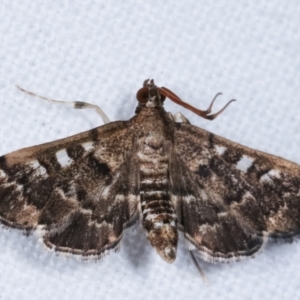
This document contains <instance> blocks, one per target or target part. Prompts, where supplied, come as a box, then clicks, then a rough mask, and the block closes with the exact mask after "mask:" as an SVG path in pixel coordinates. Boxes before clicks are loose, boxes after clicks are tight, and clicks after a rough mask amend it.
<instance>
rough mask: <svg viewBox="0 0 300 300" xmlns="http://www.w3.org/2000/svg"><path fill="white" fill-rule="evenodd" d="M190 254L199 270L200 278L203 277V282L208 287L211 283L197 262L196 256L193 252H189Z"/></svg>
mask: <svg viewBox="0 0 300 300" xmlns="http://www.w3.org/2000/svg"><path fill="white" fill-rule="evenodd" d="M189 252H190V255H191V257H192V260H193V262H194V264H195V265H196V268H197V270H198V272H199V274H200V276H201V277H202V279H203V281H204V282H205V284H206V285H208V284H209V281H208V279H207V277H206V276H205V274H204V272H203V271H202V269H201V267H200V265H199V263H198V261H197V259H196V257H195V255H194V253H193V251H192V250H189Z"/></svg>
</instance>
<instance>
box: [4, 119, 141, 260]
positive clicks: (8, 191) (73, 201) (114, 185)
mask: <svg viewBox="0 0 300 300" xmlns="http://www.w3.org/2000/svg"><path fill="white" fill-rule="evenodd" d="M129 134H130V133H128V131H127V122H114V123H110V124H108V125H105V126H102V127H99V128H95V129H93V130H90V131H87V132H84V133H80V134H77V135H75V136H72V137H68V138H65V139H62V140H58V141H55V142H51V143H47V144H43V145H39V146H34V147H30V148H25V149H21V150H18V151H15V152H12V153H10V154H7V155H5V156H2V157H0V221H1V222H2V223H4V224H5V225H8V226H11V227H15V228H19V229H24V230H26V231H30V230H34V229H42V233H43V238H44V242H45V244H46V245H47V246H49V247H50V248H53V249H55V250H56V251H63V252H70V253H73V254H79V255H82V256H88V255H101V254H103V253H105V252H106V251H107V250H109V249H112V248H114V247H115V246H117V245H118V243H119V241H120V239H121V237H122V231H123V226H124V225H126V223H128V222H130V221H132V220H133V219H134V218H135V215H136V211H137V191H136V188H137V178H135V176H136V175H134V174H137V172H129V170H134V168H135V163H134V161H133V160H132V158H131V157H132V153H131V152H132V138H131V137H130V136H129ZM130 174H133V175H132V176H131V175H130Z"/></svg>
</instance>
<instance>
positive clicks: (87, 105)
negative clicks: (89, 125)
mask: <svg viewBox="0 0 300 300" xmlns="http://www.w3.org/2000/svg"><path fill="white" fill-rule="evenodd" d="M16 88H17V89H18V90H20V91H21V92H23V93H25V94H27V95H29V96H32V97H35V98H38V99H41V100H44V101H47V102H49V103H56V104H62V105H65V106H70V107H72V108H75V109H88V108H89V109H94V110H95V111H96V113H97V114H98V115H100V116H101V118H102V121H103V123H104V124H107V123H110V120H109V118H108V117H107V116H106V114H105V113H104V111H103V110H102V109H101V108H100V107H99V106H97V105H94V104H91V103H87V102H82V101H73V102H67V101H60V100H54V99H50V98H46V97H44V96H41V95H38V94H35V93H32V92H30V91H27V90H25V89H23V88H21V87H20V86H19V85H16Z"/></svg>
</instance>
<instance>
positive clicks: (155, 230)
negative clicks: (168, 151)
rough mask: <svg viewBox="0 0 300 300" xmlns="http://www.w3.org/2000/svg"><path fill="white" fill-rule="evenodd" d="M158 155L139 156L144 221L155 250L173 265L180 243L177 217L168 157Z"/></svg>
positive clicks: (142, 219) (143, 154) (143, 223)
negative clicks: (170, 183) (170, 187)
mask: <svg viewBox="0 0 300 300" xmlns="http://www.w3.org/2000/svg"><path fill="white" fill-rule="evenodd" d="M157 152H159V151H154V153H151V154H147V155H146V154H145V153H141V152H140V153H138V158H139V166H140V196H141V213H142V217H141V221H142V225H143V227H144V229H145V231H146V234H147V238H148V239H149V241H150V243H151V244H152V246H153V247H154V248H155V249H156V250H157V252H158V253H159V254H160V255H161V256H162V258H164V259H165V260H166V261H168V262H172V261H173V260H174V259H175V257H176V248H177V241H178V233H177V216H176V214H175V211H174V209H173V206H172V204H171V200H170V193H169V179H168V163H169V161H168V157H167V156H166V155H160V154H158V153H157Z"/></svg>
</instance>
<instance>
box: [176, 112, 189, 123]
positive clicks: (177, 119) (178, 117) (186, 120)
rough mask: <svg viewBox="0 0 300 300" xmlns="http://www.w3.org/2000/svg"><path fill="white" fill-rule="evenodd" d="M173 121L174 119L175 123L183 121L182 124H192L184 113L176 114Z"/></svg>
mask: <svg viewBox="0 0 300 300" xmlns="http://www.w3.org/2000/svg"><path fill="white" fill-rule="evenodd" d="M173 119H174V121H175V122H177V121H180V120H181V122H182V123H187V124H191V122H190V121H189V120H188V119H187V118H186V117H185V116H184V115H183V114H182V113H180V112H178V113H176V114H175V115H174V116H173Z"/></svg>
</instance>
